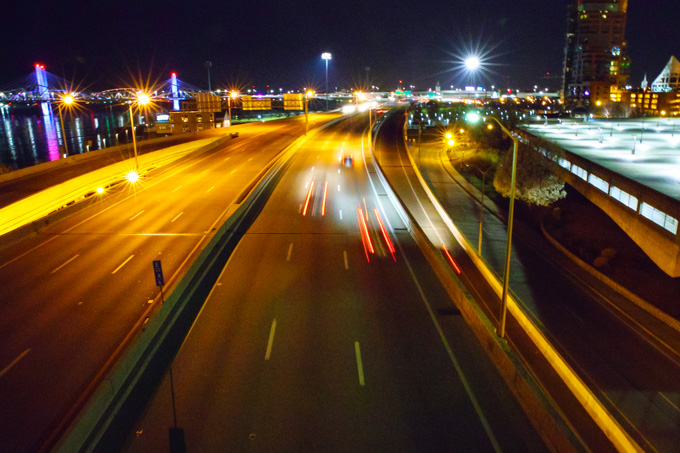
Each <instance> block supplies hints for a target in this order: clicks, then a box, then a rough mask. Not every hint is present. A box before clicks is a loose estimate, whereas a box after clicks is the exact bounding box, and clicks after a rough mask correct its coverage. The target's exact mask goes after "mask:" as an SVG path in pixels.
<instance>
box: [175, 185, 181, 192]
mask: <svg viewBox="0 0 680 453" xmlns="http://www.w3.org/2000/svg"><path fill="white" fill-rule="evenodd" d="M181 188H182V186H179V187H177V188H176V189H175V190H173V192H177V191H178V190H179V189H181Z"/></svg>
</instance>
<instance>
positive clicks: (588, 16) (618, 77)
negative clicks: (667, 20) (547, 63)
mask: <svg viewBox="0 0 680 453" xmlns="http://www.w3.org/2000/svg"><path fill="white" fill-rule="evenodd" d="M627 9H628V0H573V2H572V3H571V5H570V6H569V9H568V19H567V36H566V45H565V58H564V76H563V83H564V97H565V102H566V103H567V105H568V106H569V107H571V108H574V107H589V106H591V105H602V104H604V103H609V102H611V95H612V93H614V94H616V92H617V90H619V89H621V88H624V87H625V86H626V84H627V82H628V76H629V70H630V59H629V57H628V52H627V48H626V41H625V39H624V35H625V31H626V11H627Z"/></svg>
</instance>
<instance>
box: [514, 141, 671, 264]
mask: <svg viewBox="0 0 680 453" xmlns="http://www.w3.org/2000/svg"><path fill="white" fill-rule="evenodd" d="M519 135H520V137H521V139H523V141H524V142H525V143H526V144H529V145H530V146H532V147H533V148H534V149H535V150H536V151H538V152H540V153H542V154H544V155H545V156H546V158H549V159H550V158H553V157H554V158H555V159H556V158H557V157H556V156H559V155H562V156H564V157H563V158H564V159H565V160H566V161H568V162H569V163H570V164H571V165H572V166H573V165H577V166H578V167H580V168H582V169H584V170H585V171H586V172H587V174H588V175H591V174H593V175H595V176H597V177H598V178H600V179H602V180H604V181H606V182H607V183H608V184H609V188H610V190H611V187H612V186H615V187H618V188H619V189H621V190H623V191H625V192H627V193H628V194H630V195H632V196H634V197H635V198H637V200H638V203H637V209H635V210H634V209H631V208H630V207H628V206H626V205H625V204H623V203H621V202H620V201H618V200H617V199H615V198H613V197H612V196H611V195H610V194H609V193H607V192H604V191H602V190H601V189H599V188H597V187H596V186H594V185H593V184H591V183H590V182H588V181H587V180H584V179H582V178H581V177H579V176H577V175H576V174H574V173H573V172H572V171H571V170H570V169H568V168H566V167H565V166H562V165H559V164H557V163H556V164H555V169H554V171H555V173H556V174H557V175H558V176H559V177H560V178H562V179H563V180H564V181H565V182H567V183H568V184H569V185H571V186H572V187H574V188H575V189H576V190H578V191H579V192H580V193H581V194H583V195H584V196H585V197H586V198H588V199H589V200H590V201H592V202H593V203H594V204H595V205H597V206H598V207H599V208H600V209H602V210H603V211H604V212H605V213H606V214H607V215H608V216H609V217H611V219H612V220H614V222H616V224H617V225H619V226H620V227H621V229H622V230H623V231H625V232H626V234H628V236H629V237H630V238H631V239H632V240H633V241H635V243H636V244H638V246H640V248H641V249H642V250H643V251H644V252H645V253H646V254H647V256H649V258H651V259H652V261H654V263H656V265H657V266H659V268H661V269H662V270H663V271H664V272H666V273H667V274H668V275H670V276H671V277H680V228H678V232H677V233H676V234H673V233H672V232H670V231H668V230H667V229H665V228H663V227H661V226H659V225H657V224H656V223H654V222H652V221H651V220H649V219H647V218H646V217H644V216H643V215H641V214H640V209H641V207H642V203H643V202H644V203H648V204H650V205H652V206H653V207H655V208H656V209H658V210H660V211H663V212H664V213H666V214H668V215H670V216H671V217H673V218H675V219H680V202H678V201H677V200H675V199H673V198H671V197H669V196H667V195H664V194H662V193H660V192H657V191H656V190H653V189H651V188H649V187H647V186H644V185H642V184H640V183H638V182H636V181H633V180H632V179H629V178H627V177H626V176H623V175H621V174H618V173H616V172H613V171H611V170H609V169H607V168H604V167H603V166H601V165H598V164H596V163H594V162H591V161H589V160H587V159H585V158H583V157H580V156H578V155H576V154H574V153H572V152H570V151H567V150H565V149H563V148H559V147H558V146H557V145H556V144H554V143H552V142H549V141H547V140H545V139H543V138H540V137H536V136H534V135H531V134H529V133H528V132H525V131H522V132H520V134H519ZM555 159H553V160H555ZM562 163H565V161H562ZM570 168H573V167H570Z"/></svg>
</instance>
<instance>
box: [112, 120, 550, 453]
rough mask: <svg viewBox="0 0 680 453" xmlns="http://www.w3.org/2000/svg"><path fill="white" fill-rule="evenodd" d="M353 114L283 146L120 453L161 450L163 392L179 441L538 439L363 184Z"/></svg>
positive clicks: (308, 444)
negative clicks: (269, 185) (281, 170)
mask: <svg viewBox="0 0 680 453" xmlns="http://www.w3.org/2000/svg"><path fill="white" fill-rule="evenodd" d="M366 127H367V121H366V118H363V119H361V118H358V117H353V118H350V119H347V120H344V121H342V122H341V123H338V124H336V125H333V126H332V127H329V128H327V129H325V130H324V131H321V132H320V133H319V134H318V135H316V136H315V137H314V139H313V140H311V141H309V142H308V143H306V144H305V145H304V146H303V147H302V148H301V149H299V150H298V151H297V152H296V155H295V156H294V157H293V160H292V162H291V164H290V166H289V167H288V169H287V170H286V173H285V174H284V175H283V177H282V178H281V180H280V182H279V183H278V185H277V187H276V189H275V190H274V191H273V193H272V195H271V198H270V199H269V201H268V202H267V204H266V205H265V207H264V208H263V210H262V212H261V213H260V215H259V216H258V218H257V219H256V220H255V221H254V223H253V224H252V226H251V227H250V229H249V230H248V231H247V233H246V234H245V235H244V236H243V238H242V239H241V241H240V243H239V244H238V246H237V248H236V249H235V251H234V252H233V255H232V256H231V258H230V259H229V261H228V263H227V264H226V266H225V267H224V269H223V270H222V274H221V275H220V277H219V279H218V281H217V283H216V284H215V286H214V287H213V289H212V292H211V294H210V296H209V298H208V300H207V301H206V304H205V306H204V307H203V309H202V311H201V313H200V314H199V316H198V318H197V320H196V322H195V324H194V325H193V327H192V329H191V331H190V333H189V335H188V336H187V338H186V340H185V342H184V344H183V346H182V348H181V350H180V351H179V353H178V355H177V357H176V358H175V360H174V362H173V363H172V365H171V370H172V374H171V375H170V373H169V372H168V373H166V375H165V377H164V379H163V381H162V382H161V383H160V384H159V386H158V388H157V390H156V392H155V393H154V394H153V395H151V396H150V399H151V400H150V403H149V405H148V406H147V408H146V410H145V412H144V413H143V414H142V415H141V416H140V418H139V420H138V421H137V422H136V423H135V424H134V428H133V430H132V432H131V433H130V435H129V437H128V439H127V440H126V441H125V445H124V449H125V450H126V451H130V452H148V451H169V439H168V429H169V428H170V427H173V426H174V415H173V403H172V401H173V399H172V395H173V393H174V396H175V408H176V420H177V426H178V427H180V428H182V429H183V432H184V434H185V439H186V445H187V449H188V451H263V452H270V451H280V452H286V451H291V452H300V451H418V452H423V451H501V450H507V451H523V452H526V451H545V449H546V447H545V445H544V444H543V443H542V441H541V439H540V437H539V436H538V434H537V433H536V431H535V430H534V429H533V427H532V425H531V424H530V422H529V421H528V419H527V417H526V416H525V415H524V413H523V412H522V409H521V407H520V406H519V405H518V403H517V402H516V400H514V398H513V396H512V394H511V393H510V391H509V390H508V389H507V387H506V385H505V384H504V382H503V380H502V379H501V377H500V376H499V375H498V373H497V371H496V369H495V368H494V367H493V365H492V364H491V362H490V361H489V359H488V357H487V356H486V354H485V352H484V350H483V349H482V348H481V346H480V345H479V343H478V341H477V339H476V338H475V337H474V334H473V333H472V332H471V331H470V329H469V327H468V326H467V324H466V323H465V321H464V320H463V318H462V317H461V316H460V314H459V313H458V312H457V311H456V309H455V307H454V306H453V304H452V302H451V301H450V299H449V298H448V296H447V294H446V292H445V290H444V289H443V288H442V286H441V283H440V282H439V280H438V279H437V278H436V276H435V275H434V273H433V272H432V270H431V269H430V267H429V265H428V264H427V262H426V261H425V258H424V257H423V256H422V254H421V252H420V250H419V249H418V247H417V246H416V244H415V243H414V241H413V240H412V239H411V237H410V235H409V234H408V232H407V231H406V230H405V228H404V225H402V224H401V223H400V221H399V220H398V218H397V216H396V213H395V211H394V209H393V207H392V206H390V205H389V203H385V198H384V197H380V198H379V197H377V196H376V194H375V193H374V191H373V188H372V185H371V181H370V180H369V176H368V174H367V172H366V168H365V164H364V160H363V157H362V155H363V153H364V152H366V151H367V150H365V148H364V146H365V145H366V143H367V142H366V140H365V135H364V134H363V132H364V131H365V130H366ZM352 159H353V165H352V164H350V161H351V160H352ZM378 200H382V202H379V201H378ZM126 253H127V252H126ZM124 255H125V253H122V254H121V257H122V256H124ZM171 384H172V385H171ZM112 441H113V440H112ZM117 449H118V446H117V445H113V444H112V445H111V450H112V451H115V450H117Z"/></svg>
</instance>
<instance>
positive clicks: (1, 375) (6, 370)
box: [0, 349, 31, 377]
mask: <svg viewBox="0 0 680 453" xmlns="http://www.w3.org/2000/svg"><path fill="white" fill-rule="evenodd" d="M29 352H31V350H30V349H26V350H25V351H24V352H22V353H21V354H19V357H17V358H16V359H14V360H12V361H11V362H10V364H9V365H7V366H6V367H5V369H4V370H2V371H0V377H3V376H4V375H5V374H6V373H7V372H8V371H9V370H10V368H12V367H13V366H14V365H16V364H17V362H18V361H19V360H21V359H23V358H24V356H25V355H26V354H28V353H29Z"/></svg>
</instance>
